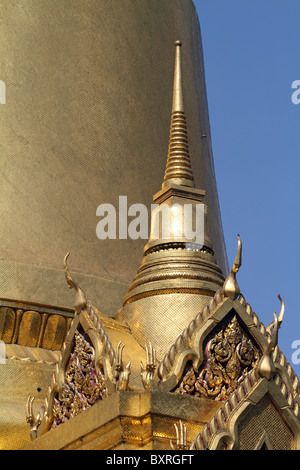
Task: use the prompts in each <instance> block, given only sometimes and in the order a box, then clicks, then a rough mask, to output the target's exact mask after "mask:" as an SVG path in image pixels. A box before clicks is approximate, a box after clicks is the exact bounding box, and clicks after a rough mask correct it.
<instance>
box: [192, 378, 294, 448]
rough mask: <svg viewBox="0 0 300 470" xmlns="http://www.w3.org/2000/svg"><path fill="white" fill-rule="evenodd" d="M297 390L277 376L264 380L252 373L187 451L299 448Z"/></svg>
mask: <svg viewBox="0 0 300 470" xmlns="http://www.w3.org/2000/svg"><path fill="white" fill-rule="evenodd" d="M299 404H300V399H299V387H298V392H296V391H295V390H293V388H292V387H291V384H290V383H287V382H286V381H285V380H283V379H282V377H281V375H280V373H277V374H276V376H275V377H274V378H273V379H272V380H267V379H266V378H264V377H260V376H259V375H258V374H257V370H255V369H253V370H252V371H251V372H250V373H249V374H248V376H247V377H246V378H245V379H244V380H243V381H242V383H241V384H240V385H239V387H238V388H237V389H236V390H235V391H234V392H233V393H232V394H231V395H230V397H229V398H228V399H227V400H226V401H225V403H224V405H223V406H222V407H221V408H220V409H219V410H218V411H217V412H216V414H215V415H214V416H213V417H212V418H211V420H210V421H209V423H207V424H206V425H205V426H204V428H203V429H202V430H201V432H200V433H199V434H198V435H197V437H196V439H195V440H194V442H193V443H192V444H191V446H190V450H225V449H226V450H231V449H234V450H261V449H264V450H272V449H276V450H292V449H299V448H300V419H299Z"/></svg>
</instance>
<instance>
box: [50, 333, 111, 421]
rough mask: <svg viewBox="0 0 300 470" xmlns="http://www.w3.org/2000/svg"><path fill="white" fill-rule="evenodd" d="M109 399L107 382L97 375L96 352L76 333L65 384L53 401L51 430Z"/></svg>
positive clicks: (101, 373)
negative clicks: (98, 402) (97, 403)
mask: <svg viewBox="0 0 300 470" xmlns="http://www.w3.org/2000/svg"><path fill="white" fill-rule="evenodd" d="M106 397H107V388H106V380H105V377H104V374H103V372H101V371H96V367H95V351H94V348H93V347H92V346H91V345H90V343H89V342H88V341H87V340H86V339H85V338H84V336H83V335H81V334H80V333H79V332H78V331H76V333H75V343H74V349H73V352H72V354H71V356H70V360H69V363H68V366H67V369H66V371H65V383H64V384H63V386H62V390H61V392H60V393H59V395H58V396H57V397H56V398H54V406H53V424H52V427H56V426H58V425H59V424H61V423H64V422H65V421H68V419H70V418H72V417H73V416H76V415H78V414H79V413H81V412H82V411H84V410H85V409H87V408H90V407H91V406H92V405H94V404H95V403H96V402H97V401H99V400H102V399H104V398H106Z"/></svg>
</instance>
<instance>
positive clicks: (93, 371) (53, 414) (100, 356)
mask: <svg viewBox="0 0 300 470" xmlns="http://www.w3.org/2000/svg"><path fill="white" fill-rule="evenodd" d="M68 256H69V253H68V254H67V256H66V257H65V262H64V263H65V275H66V280H67V284H68V287H69V288H70V289H75V291H76V298H75V316H74V319H73V321H72V323H71V325H70V329H69V331H68V333H67V336H66V339H65V342H64V344H63V348H62V351H61V354H60V360H59V362H58V364H57V365H56V370H55V373H54V374H53V381H52V384H51V386H50V387H49V391H48V396H47V399H46V406H45V408H43V409H42V410H41V413H40V414H39V415H38V416H37V417H35V416H34V414H33V398H32V397H30V396H29V398H28V401H27V422H28V423H29V424H30V427H31V437H32V438H33V439H35V438H36V437H39V436H40V435H42V434H44V433H45V432H47V431H48V430H49V429H51V428H53V427H57V426H58V425H60V424H62V423H64V422H66V421H68V420H69V419H70V418H72V417H74V416H76V415H78V414H80V413H81V412H82V411H84V410H85V409H87V408H89V407H91V406H93V405H94V404H95V403H96V402H97V401H99V400H103V399H105V398H106V397H107V396H108V395H109V394H110V393H112V392H114V391H116V390H126V389H127V387H128V380H129V375H130V363H128V364H127V366H124V364H123V360H122V353H123V348H124V345H123V346H121V342H119V344H118V347H117V350H116V351H115V350H114V348H113V346H112V343H111V341H110V339H109V337H108V335H107V333H106V331H105V328H104V326H103V324H102V322H101V320H100V318H99V316H98V315H97V313H96V310H95V308H94V307H93V305H92V304H91V302H90V301H89V300H88V299H87V298H86V295H85V293H84V292H83V291H82V290H81V288H80V287H79V286H78V284H77V283H76V282H75V281H74V280H73V279H72V277H71V275H70V272H69V269H68V266H67V259H68Z"/></svg>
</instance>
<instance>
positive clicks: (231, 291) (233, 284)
mask: <svg viewBox="0 0 300 470" xmlns="http://www.w3.org/2000/svg"><path fill="white" fill-rule="evenodd" d="M237 239H238V246H237V252H236V256H235V260H234V263H233V266H232V268H231V271H230V273H229V275H228V276H227V278H226V280H225V282H224V285H223V293H224V295H225V297H229V298H230V299H232V300H235V299H237V298H238V296H239V295H240V287H239V285H238V283H237V280H236V274H237V273H238V272H239V269H240V267H241V266H242V240H241V238H240V236H239V235H237Z"/></svg>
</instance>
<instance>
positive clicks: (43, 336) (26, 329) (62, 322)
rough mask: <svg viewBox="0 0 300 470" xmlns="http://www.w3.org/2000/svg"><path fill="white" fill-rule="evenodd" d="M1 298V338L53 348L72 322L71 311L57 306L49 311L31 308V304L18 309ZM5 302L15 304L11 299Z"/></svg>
mask: <svg viewBox="0 0 300 470" xmlns="http://www.w3.org/2000/svg"><path fill="white" fill-rule="evenodd" d="M2 302H3V304H4V305H3V306H1V307H0V340H1V341H4V342H5V343H7V344H19V345H20V346H28V347H36V348H44V349H49V350H53V351H58V350H60V349H61V347H62V345H63V342H64V339H65V337H66V334H67V330H68V327H69V325H70V322H71V312H70V313H69V314H65V315H64V314H63V313H62V312H61V311H60V310H59V309H51V308H49V309H48V310H50V311H51V313H50V312H49V313H47V312H44V311H40V310H38V309H34V310H32V306H31V309H26V308H24V309H19V308H16V307H13V306H8V305H5V301H1V303H2ZM7 303H8V304H12V305H13V304H14V302H10V301H7ZM28 305H29V304H28ZM46 310H47V309H46ZM56 312H57V313H56ZM49 333H50V334H49Z"/></svg>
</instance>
